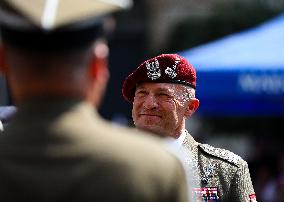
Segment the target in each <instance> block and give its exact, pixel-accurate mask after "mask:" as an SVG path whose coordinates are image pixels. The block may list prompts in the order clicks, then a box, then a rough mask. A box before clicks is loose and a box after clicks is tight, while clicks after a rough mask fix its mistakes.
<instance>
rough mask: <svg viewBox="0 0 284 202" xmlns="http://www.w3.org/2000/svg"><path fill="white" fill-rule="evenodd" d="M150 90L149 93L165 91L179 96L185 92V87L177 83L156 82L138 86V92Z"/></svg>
mask: <svg viewBox="0 0 284 202" xmlns="http://www.w3.org/2000/svg"><path fill="white" fill-rule="evenodd" d="M141 89H143V90H148V91H163V92H169V93H172V94H179V93H182V92H183V89H184V88H183V85H181V84H175V83H154V82H143V83H140V84H137V86H136V90H141Z"/></svg>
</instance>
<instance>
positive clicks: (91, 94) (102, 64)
mask: <svg viewBox="0 0 284 202" xmlns="http://www.w3.org/2000/svg"><path fill="white" fill-rule="evenodd" d="M96 48H98V46H95V49H94V51H93V54H92V56H91V61H90V64H89V82H90V83H89V88H88V92H87V101H88V102H89V103H91V104H93V105H95V106H96V107H98V106H99V105H100V103H101V100H102V98H103V96H104V93H105V90H106V87H107V83H108V79H109V74H110V73H109V69H108V58H107V54H100V51H102V50H96ZM97 51H99V52H97Z"/></svg>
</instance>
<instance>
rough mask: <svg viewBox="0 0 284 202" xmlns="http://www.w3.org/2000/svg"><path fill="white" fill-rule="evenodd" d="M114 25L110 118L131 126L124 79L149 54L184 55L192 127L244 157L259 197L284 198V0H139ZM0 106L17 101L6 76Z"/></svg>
mask: <svg viewBox="0 0 284 202" xmlns="http://www.w3.org/2000/svg"><path fill="white" fill-rule="evenodd" d="M108 26H109V27H110V28H111V29H113V31H112V32H111V33H110V34H109V36H108V37H109V46H110V62H109V66H110V71H111V78H110V82H109V85H108V89H107V92H106V97H105V99H104V101H103V104H102V106H101V108H100V114H101V115H102V116H103V117H104V118H106V119H108V120H110V121H113V122H114V123H117V124H122V125H128V126H132V121H131V104H130V103H127V102H126V101H124V100H123V97H122V95H121V87H122V83H123V80H124V79H125V77H126V76H127V75H128V74H129V73H130V72H131V71H133V70H134V69H135V68H136V67H137V65H139V64H140V63H141V62H143V61H144V60H145V59H147V58H149V57H154V56H156V55H158V54H161V53H180V54H181V55H183V56H184V57H186V58H187V59H188V60H189V62H191V63H192V64H193V66H195V68H196V69H197V98H198V99H199V100H200V108H199V109H198V111H197V112H196V114H194V115H193V117H192V118H191V119H190V120H189V121H188V123H187V128H188V130H189V132H190V133H191V134H192V135H193V136H194V138H195V139H196V140H197V141H200V142H202V143H207V144H211V145H212V146H215V147H222V148H227V149H229V150H231V151H233V152H234V153H236V154H238V155H240V156H241V157H243V158H244V159H245V160H246V161H247V162H248V164H249V168H250V171H251V177H252V180H253V184H254V188H255V191H256V195H257V198H258V201H263V202H275V201H283V200H284V195H283V193H284V149H283V145H284V141H283V140H284V137H282V136H284V135H283V134H282V133H283V132H284V1H283V0H210V1H209V0H198V1H197V0H175V1H173V0H134V5H133V7H132V8H131V9H129V10H128V11H126V12H124V13H119V14H115V15H113V16H112V18H110V19H109V22H108ZM0 105H1V106H6V105H13V102H12V100H11V98H10V96H9V87H8V86H7V85H6V82H5V79H4V78H3V77H1V75H0Z"/></svg>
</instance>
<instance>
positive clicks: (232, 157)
mask: <svg viewBox="0 0 284 202" xmlns="http://www.w3.org/2000/svg"><path fill="white" fill-rule="evenodd" d="M199 147H200V148H201V149H202V150H203V151H204V152H206V153H209V154H211V155H213V156H216V157H219V158H221V159H224V160H226V161H229V162H230V163H232V164H234V165H236V166H239V165H240V164H241V163H242V162H243V161H244V160H243V159H242V158H241V157H240V156H238V155H237V154H234V153H233V152H230V151H228V150H226V149H221V148H215V147H212V146H210V145H208V144H199Z"/></svg>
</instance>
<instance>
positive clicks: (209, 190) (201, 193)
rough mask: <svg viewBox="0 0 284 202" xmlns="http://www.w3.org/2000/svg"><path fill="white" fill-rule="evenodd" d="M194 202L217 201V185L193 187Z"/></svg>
mask: <svg viewBox="0 0 284 202" xmlns="http://www.w3.org/2000/svg"><path fill="white" fill-rule="evenodd" d="M193 199H194V200H193V201H194V202H217V201H218V199H219V197H218V188H217V187H201V188H193Z"/></svg>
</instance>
